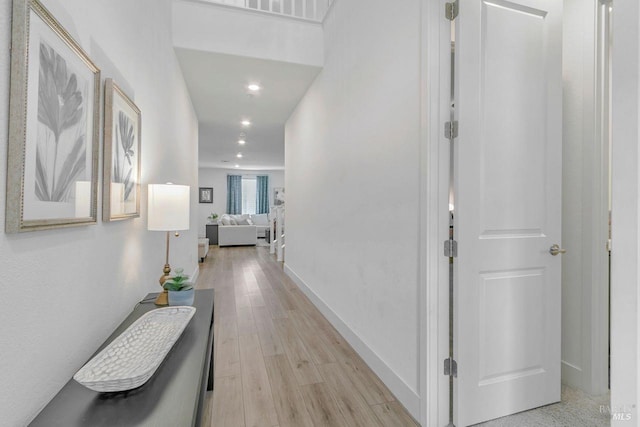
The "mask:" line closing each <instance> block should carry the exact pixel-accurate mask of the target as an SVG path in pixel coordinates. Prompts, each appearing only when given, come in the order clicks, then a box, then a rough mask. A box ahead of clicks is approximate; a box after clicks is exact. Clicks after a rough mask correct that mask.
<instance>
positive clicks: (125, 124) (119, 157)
mask: <svg viewBox="0 0 640 427" xmlns="http://www.w3.org/2000/svg"><path fill="white" fill-rule="evenodd" d="M135 142H136V135H135V132H134V130H133V119H131V118H130V117H128V116H127V115H126V114H125V113H124V112H123V111H118V121H117V122H116V143H115V144H114V147H115V148H114V151H115V153H114V156H113V182H115V183H120V184H124V201H125V202H126V201H130V200H131V198H132V194H131V191H132V190H133V186H134V185H135V183H136V181H135V179H133V177H132V175H131V174H132V173H133V172H134V171H135V169H136V167H135V165H134V164H133V158H134V156H135V154H136V153H135V151H134V146H133V144H134V143H135Z"/></svg>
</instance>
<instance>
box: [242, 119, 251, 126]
mask: <svg viewBox="0 0 640 427" xmlns="http://www.w3.org/2000/svg"><path fill="white" fill-rule="evenodd" d="M240 123H242V126H245V127H247V126H251V122H250V121H249V120H243V121H241V122H240Z"/></svg>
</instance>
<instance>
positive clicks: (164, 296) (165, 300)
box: [154, 289, 169, 305]
mask: <svg viewBox="0 0 640 427" xmlns="http://www.w3.org/2000/svg"><path fill="white" fill-rule="evenodd" d="M154 304H155V305H169V293H168V292H167V290H166V289H165V290H164V291H162V292H161V293H160V295H158V297H157V298H156V300H155V302H154Z"/></svg>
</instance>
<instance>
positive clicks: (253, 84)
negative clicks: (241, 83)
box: [247, 83, 262, 92]
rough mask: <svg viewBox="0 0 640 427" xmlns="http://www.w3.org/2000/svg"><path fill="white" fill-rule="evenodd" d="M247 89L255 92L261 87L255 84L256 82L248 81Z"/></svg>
mask: <svg viewBox="0 0 640 427" xmlns="http://www.w3.org/2000/svg"><path fill="white" fill-rule="evenodd" d="M247 89H249V90H250V91H251V92H257V91H259V90H260V89H262V88H261V87H260V85H259V84H257V83H250V84H249V85H248V86H247Z"/></svg>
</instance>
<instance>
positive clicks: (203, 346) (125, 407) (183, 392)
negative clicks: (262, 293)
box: [31, 289, 214, 427]
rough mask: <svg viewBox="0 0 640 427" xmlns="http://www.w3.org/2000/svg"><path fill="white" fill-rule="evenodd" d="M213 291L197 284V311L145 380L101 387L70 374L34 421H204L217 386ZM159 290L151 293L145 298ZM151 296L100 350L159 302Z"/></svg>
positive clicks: (67, 426) (70, 425)
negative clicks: (109, 389)
mask: <svg viewBox="0 0 640 427" xmlns="http://www.w3.org/2000/svg"><path fill="white" fill-rule="evenodd" d="M213 294H214V291H213V289H202V290H196V294H195V302H194V304H193V305H194V307H195V308H196V313H195V315H194V316H193V318H192V319H191V321H190V322H189V324H188V325H187V327H186V329H185V330H184V332H183V333H182V336H181V337H180V338H179V339H178V341H176V343H175V344H174V346H173V348H172V349H171V351H170V352H169V354H167V357H166V358H165V360H164V361H163V362H162V364H161V365H160V367H159V368H158V370H157V371H156V372H155V373H154V374H153V376H152V377H151V379H149V381H147V382H146V383H145V384H144V385H142V386H140V387H138V388H136V389H134V390H129V391H123V392H118V393H99V392H95V391H93V390H89V389H88V388H86V387H84V386H82V385H80V384H79V383H77V382H76V381H75V380H73V379H71V380H69V382H68V383H67V384H66V385H65V386H64V388H63V389H62V390H60V392H59V393H58V394H57V395H56V396H55V397H54V398H53V400H52V401H51V402H50V403H49V404H48V405H47V406H46V407H45V408H44V409H43V410H42V412H40V414H38V416H37V417H36V419H35V420H33V422H32V423H31V425H32V426H46V427H53V426H60V427H75V426H77V427H80V426H83V427H87V426H91V427H98V426H105V427H107V426H109V427H112V426H181V427H182V426H199V425H200V422H201V417H202V408H203V405H204V395H205V392H206V390H213V353H212V349H213V303H214V301H213ZM156 295H158V294H149V295H147V297H146V298H145V300H149V299H151V298H154V297H155V296H156ZM151 301H152V302H151V303H149V304H146V303H145V304H138V305H137V306H136V308H135V309H134V310H133V312H132V313H131V314H130V315H129V317H127V318H126V319H125V320H124V321H123V322H122V323H121V324H120V326H118V328H117V329H116V330H115V331H114V332H113V334H112V335H111V336H110V337H109V338H108V339H107V340H106V341H105V342H104V344H103V345H102V346H101V347H100V348H99V349H98V351H100V350H102V348H104V347H105V346H106V345H107V344H109V343H110V342H111V341H113V340H114V339H115V338H116V337H117V336H119V335H120V334H121V333H122V332H124V330H125V329H126V328H127V327H128V326H129V325H131V324H132V323H133V322H134V321H135V320H136V319H138V318H139V317H140V316H142V315H143V314H144V313H146V312H148V311H150V310H153V309H155V308H157V307H156V306H155V305H154V304H153V299H151ZM96 353H97V352H96ZM80 368H81V367H80V366H78V369H80Z"/></svg>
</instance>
